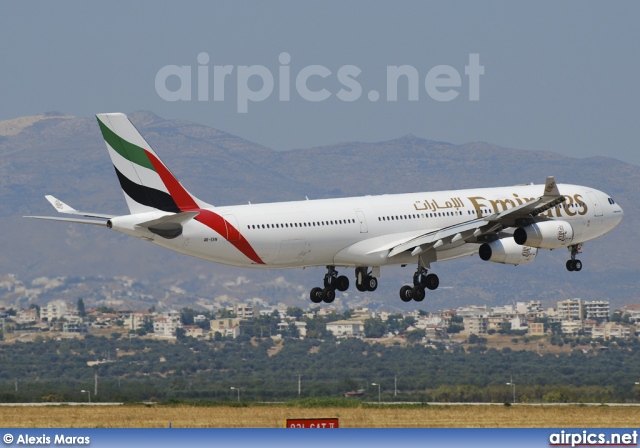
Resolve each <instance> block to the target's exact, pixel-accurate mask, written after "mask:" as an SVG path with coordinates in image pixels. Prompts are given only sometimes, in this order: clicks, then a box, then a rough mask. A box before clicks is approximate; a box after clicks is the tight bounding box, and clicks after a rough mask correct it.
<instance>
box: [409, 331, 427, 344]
mask: <svg viewBox="0 0 640 448" xmlns="http://www.w3.org/2000/svg"><path fill="white" fill-rule="evenodd" d="M426 336H427V332H426V331H425V330H423V329H417V330H413V331H410V332H408V333H407V342H410V343H412V344H413V343H416V342H421V341H422V338H424V337H426Z"/></svg>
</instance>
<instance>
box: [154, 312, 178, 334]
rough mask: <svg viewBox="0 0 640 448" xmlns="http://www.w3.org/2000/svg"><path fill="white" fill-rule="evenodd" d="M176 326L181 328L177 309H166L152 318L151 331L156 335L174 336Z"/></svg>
mask: <svg viewBox="0 0 640 448" xmlns="http://www.w3.org/2000/svg"><path fill="white" fill-rule="evenodd" d="M178 328H182V323H181V322H180V313H179V312H177V311H168V312H166V313H162V314H161V315H160V316H158V317H156V318H155V319H153V332H154V333H155V335H156V336H160V337H169V338H170V337H175V336H176V330H177V329H178Z"/></svg>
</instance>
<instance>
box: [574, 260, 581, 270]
mask: <svg viewBox="0 0 640 448" xmlns="http://www.w3.org/2000/svg"><path fill="white" fill-rule="evenodd" d="M573 270H574V271H576V272H578V271H581V270H582V261H580V260H573Z"/></svg>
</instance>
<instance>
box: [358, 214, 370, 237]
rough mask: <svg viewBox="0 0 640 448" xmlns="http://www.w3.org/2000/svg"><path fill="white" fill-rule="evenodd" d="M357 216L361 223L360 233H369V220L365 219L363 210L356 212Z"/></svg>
mask: <svg viewBox="0 0 640 448" xmlns="http://www.w3.org/2000/svg"><path fill="white" fill-rule="evenodd" d="M356 216H357V217H358V222H359V223H360V233H369V228H368V227H367V220H366V219H365V217H364V213H362V210H356Z"/></svg>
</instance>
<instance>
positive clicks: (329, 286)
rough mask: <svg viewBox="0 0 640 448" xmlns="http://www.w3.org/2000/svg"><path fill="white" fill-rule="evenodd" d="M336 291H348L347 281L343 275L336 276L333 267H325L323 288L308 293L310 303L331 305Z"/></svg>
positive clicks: (336, 272)
mask: <svg viewBox="0 0 640 448" xmlns="http://www.w3.org/2000/svg"><path fill="white" fill-rule="evenodd" d="M336 289H337V290H338V291H341V292H342V291H346V290H347V289H349V279H348V278H347V277H346V276H344V275H338V271H336V267H335V266H327V273H326V274H325V276H324V288H313V289H312V290H311V293H310V297H311V301H312V302H313V303H320V302H325V303H331V302H333V301H334V300H335V298H336Z"/></svg>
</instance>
